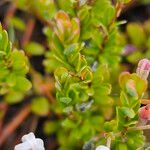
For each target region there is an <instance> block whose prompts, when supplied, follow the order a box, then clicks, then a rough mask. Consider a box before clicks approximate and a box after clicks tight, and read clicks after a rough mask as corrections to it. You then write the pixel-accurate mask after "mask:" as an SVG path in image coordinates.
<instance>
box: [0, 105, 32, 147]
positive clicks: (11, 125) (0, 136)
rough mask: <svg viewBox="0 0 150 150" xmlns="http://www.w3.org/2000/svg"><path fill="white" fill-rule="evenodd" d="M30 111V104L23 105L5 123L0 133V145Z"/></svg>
mask: <svg viewBox="0 0 150 150" xmlns="http://www.w3.org/2000/svg"><path fill="white" fill-rule="evenodd" d="M29 113H30V106H29V105H27V106H25V107H24V108H23V109H22V110H21V111H20V112H19V113H18V114H17V115H16V116H15V117H14V118H13V120H12V121H11V122H10V123H8V124H7V125H6V127H5V128H4V129H3V131H2V133H1V134H0V146H2V144H3V143H4V142H5V140H6V139H7V138H9V136H10V135H11V134H12V133H13V132H14V130H16V129H17V127H18V126H19V125H20V124H21V123H22V122H23V121H24V120H25V119H26V118H27V116H28V115H29Z"/></svg>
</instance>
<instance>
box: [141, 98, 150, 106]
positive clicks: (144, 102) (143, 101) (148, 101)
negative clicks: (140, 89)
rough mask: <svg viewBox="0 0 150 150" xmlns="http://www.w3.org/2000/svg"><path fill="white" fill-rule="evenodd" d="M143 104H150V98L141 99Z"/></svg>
mask: <svg viewBox="0 0 150 150" xmlns="http://www.w3.org/2000/svg"><path fill="white" fill-rule="evenodd" d="M141 104H144V105H147V104H150V100H149V99H141Z"/></svg>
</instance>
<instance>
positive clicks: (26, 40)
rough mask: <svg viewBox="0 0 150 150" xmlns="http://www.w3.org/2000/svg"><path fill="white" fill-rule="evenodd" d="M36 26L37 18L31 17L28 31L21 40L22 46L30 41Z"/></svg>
mask: <svg viewBox="0 0 150 150" xmlns="http://www.w3.org/2000/svg"><path fill="white" fill-rule="evenodd" d="M34 26H35V20H34V19H33V18H30V19H29V21H28V22H27V27H26V31H25V33H24V36H23V38H22V41H21V45H22V47H24V46H25V45H26V44H27V43H28V42H29V40H30V38H31V35H32V33H33V29H34Z"/></svg>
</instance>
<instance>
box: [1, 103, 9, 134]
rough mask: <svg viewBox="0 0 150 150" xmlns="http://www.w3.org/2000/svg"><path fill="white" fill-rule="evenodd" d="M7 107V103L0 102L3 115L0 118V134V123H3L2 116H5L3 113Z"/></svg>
mask: <svg viewBox="0 0 150 150" xmlns="http://www.w3.org/2000/svg"><path fill="white" fill-rule="evenodd" d="M7 109H8V105H7V104H6V103H4V102H1V103H0V110H2V111H3V112H4V114H3V116H2V117H1V118H0V134H1V131H2V125H3V118H4V116H5V113H6V111H7Z"/></svg>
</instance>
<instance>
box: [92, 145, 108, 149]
mask: <svg viewBox="0 0 150 150" xmlns="http://www.w3.org/2000/svg"><path fill="white" fill-rule="evenodd" d="M95 150H110V148H108V147H107V146H104V145H100V146H98V147H97V148H96V149H95Z"/></svg>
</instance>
